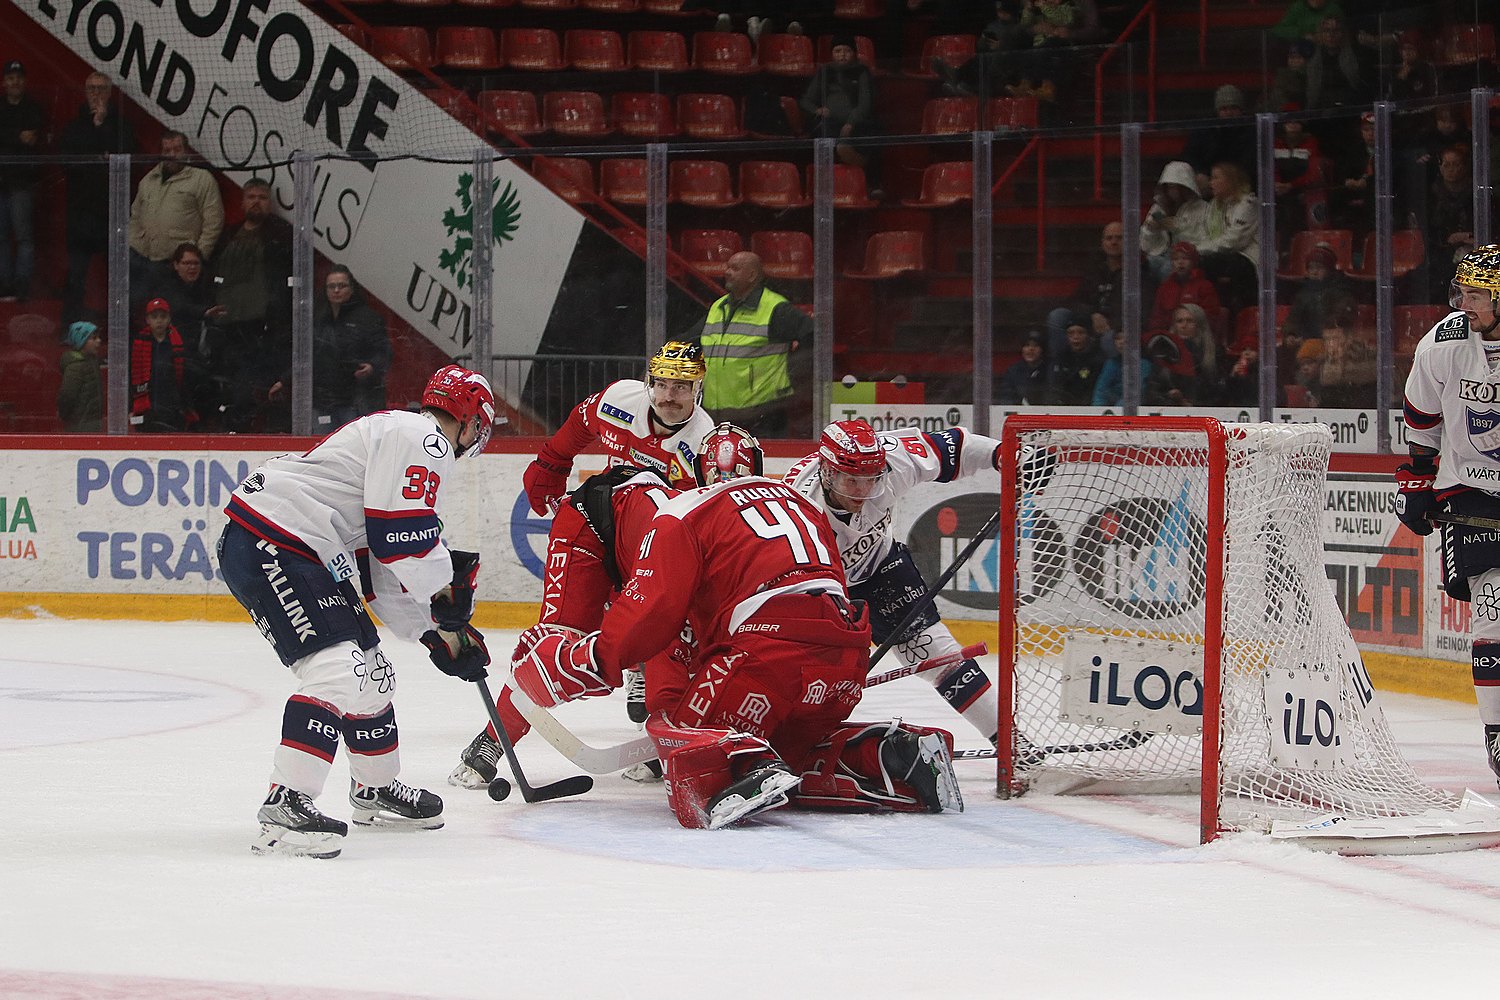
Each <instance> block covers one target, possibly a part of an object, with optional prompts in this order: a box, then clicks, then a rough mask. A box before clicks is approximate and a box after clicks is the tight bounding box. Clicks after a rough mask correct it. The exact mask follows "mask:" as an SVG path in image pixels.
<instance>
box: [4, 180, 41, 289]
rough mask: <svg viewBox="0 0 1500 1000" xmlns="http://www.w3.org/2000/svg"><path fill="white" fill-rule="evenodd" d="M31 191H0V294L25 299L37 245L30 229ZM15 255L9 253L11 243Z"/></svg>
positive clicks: (26, 189) (17, 189)
mask: <svg viewBox="0 0 1500 1000" xmlns="http://www.w3.org/2000/svg"><path fill="white" fill-rule="evenodd" d="M33 204H34V200H33V193H32V190H31V188H29V187H23V188H0V294H7V295H15V296H18V297H20V298H23V299H24V298H28V297H30V295H31V270H32V265H33V264H34V263H35V261H36V241H35V239H34V237H33V232H32V227H31V209H32V206H33ZM12 241H14V243H15V251H14V253H12V251H11V243H12Z"/></svg>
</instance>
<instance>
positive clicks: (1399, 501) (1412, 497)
mask: <svg viewBox="0 0 1500 1000" xmlns="http://www.w3.org/2000/svg"><path fill="white" fill-rule="evenodd" d="M1436 479H1437V466H1436V465H1434V464H1433V463H1432V462H1431V461H1430V460H1429V461H1422V460H1416V461H1412V462H1407V463H1406V464H1405V465H1401V466H1398V467H1397V468H1396V489H1397V493H1396V516H1397V517H1399V518H1400V519H1401V523H1402V524H1404V525H1406V526H1407V527H1408V528H1410V529H1411V530H1412V531H1413V532H1415V533H1416V534H1418V535H1430V534H1432V522H1431V521H1429V520H1427V515H1428V514H1430V513H1432V512H1433V511H1435V510H1437V506H1438V499H1437V493H1436V492H1435V491H1434V490H1433V488H1432V484H1433V482H1434V481H1435V480H1436Z"/></svg>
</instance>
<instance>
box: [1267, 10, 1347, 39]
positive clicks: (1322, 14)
mask: <svg viewBox="0 0 1500 1000" xmlns="http://www.w3.org/2000/svg"><path fill="white" fill-rule="evenodd" d="M1328 17H1333V18H1338V19H1339V20H1343V17H1344V9H1343V7H1341V6H1339V0H1292V3H1291V6H1289V7H1288V8H1287V9H1286V13H1285V14H1283V15H1281V20H1280V21H1278V22H1277V23H1276V26H1275V27H1274V28H1272V29H1271V34H1273V35H1275V36H1276V37H1277V38H1281V39H1285V40H1286V41H1288V42H1295V41H1297V40H1298V39H1303V38H1305V39H1308V40H1312V39H1314V38H1315V37H1316V35H1317V32H1318V27H1319V25H1321V24H1322V23H1323V19H1324V18H1328Z"/></svg>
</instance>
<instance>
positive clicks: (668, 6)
mask: <svg viewBox="0 0 1500 1000" xmlns="http://www.w3.org/2000/svg"><path fill="white" fill-rule="evenodd" d="M685 2H686V0H641V10H643V11H645V12H646V13H648V14H671V15H676V16H683V17H698V16H700V15H702V13H703V10H702V9H701V8H694V9H693V10H683V9H682V5H683V3H685Z"/></svg>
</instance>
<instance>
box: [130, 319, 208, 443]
mask: <svg viewBox="0 0 1500 1000" xmlns="http://www.w3.org/2000/svg"><path fill="white" fill-rule="evenodd" d="M167 342H168V343H170V344H171V345H172V370H173V372H174V373H175V374H176V376H177V388H178V392H179V393H181V394H183V396H184V398H186V390H185V388H184V384H183V374H184V370H185V368H186V358H187V351H186V348H184V347H183V344H182V334H180V333H178V332H177V327H175V326H171V327H168V328H167ZM155 345H156V340H155V338H154V337H152V336H151V328H150V327H149V326H148V327H146V328H144V329H142V330H139V331H137V333H136V335H135V336H134V337H132V338H131V340H130V412H131V414H132V415H134V416H137V417H139V416H144V415H145V414H146V413H148V412H149V411H150V409H151V354H152V351H153V350H155ZM184 412H185V413H186V414H189V419H188V423H190V424H191V423H196V422H197V416H196V414H192V411H191V410H188V409H186V408H184Z"/></svg>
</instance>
